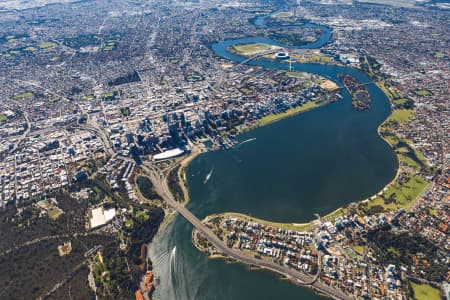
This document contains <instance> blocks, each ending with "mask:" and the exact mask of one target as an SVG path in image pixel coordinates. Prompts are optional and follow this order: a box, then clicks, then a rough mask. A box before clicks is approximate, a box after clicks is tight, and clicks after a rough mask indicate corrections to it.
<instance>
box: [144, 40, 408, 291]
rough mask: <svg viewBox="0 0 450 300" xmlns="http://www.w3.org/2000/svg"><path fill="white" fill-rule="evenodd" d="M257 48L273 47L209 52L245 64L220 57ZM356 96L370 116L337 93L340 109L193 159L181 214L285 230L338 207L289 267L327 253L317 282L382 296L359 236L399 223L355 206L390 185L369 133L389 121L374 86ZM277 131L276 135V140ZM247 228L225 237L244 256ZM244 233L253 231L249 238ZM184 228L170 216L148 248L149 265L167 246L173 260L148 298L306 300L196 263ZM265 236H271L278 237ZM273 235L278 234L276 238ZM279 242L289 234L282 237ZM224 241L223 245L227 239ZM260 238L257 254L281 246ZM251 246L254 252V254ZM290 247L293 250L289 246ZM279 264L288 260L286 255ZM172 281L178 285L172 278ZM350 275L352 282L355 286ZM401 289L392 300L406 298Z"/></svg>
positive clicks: (392, 164)
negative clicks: (237, 215) (274, 223)
mask: <svg viewBox="0 0 450 300" xmlns="http://www.w3.org/2000/svg"><path fill="white" fill-rule="evenodd" d="M319 40H320V39H319ZM258 42H262V43H269V44H272V45H278V43H276V42H273V41H270V40H269V41H268V40H267V39H265V38H263V39H259V38H247V39H239V40H226V41H224V42H221V43H217V44H214V45H213V47H212V48H213V50H214V51H215V52H216V54H218V55H220V56H222V57H224V58H227V59H230V60H232V61H234V62H236V63H240V62H242V61H244V60H245V58H243V57H240V56H237V55H234V54H232V53H230V52H229V51H227V49H229V47H230V46H233V45H239V44H246V43H247V44H248V43H258ZM321 42H325V41H323V40H322V41H321ZM249 64H250V65H255V66H262V67H265V68H276V69H282V70H288V68H289V66H288V64H286V63H283V62H279V61H275V60H267V59H258V60H254V61H251V62H249ZM292 69H293V70H294V71H296V72H299V71H300V72H312V73H315V74H319V75H323V76H325V77H327V78H330V79H331V80H333V81H336V82H337V83H339V82H340V80H339V79H338V74H350V75H352V76H354V77H355V78H356V79H357V80H358V82H361V83H372V82H371V80H370V78H368V77H367V76H366V75H365V74H362V73H361V72H359V71H357V70H354V69H350V68H344V67H339V66H329V65H320V64H298V63H294V64H292ZM366 88H367V91H368V93H369V94H370V95H371V96H372V99H373V101H372V103H371V109H370V111H367V112H366V113H364V114H362V113H361V112H359V111H356V110H354V109H352V108H351V105H349V104H350V103H351V95H350V94H348V93H344V95H343V101H338V102H335V103H332V104H328V105H326V106H321V107H318V108H315V109H314V110H311V111H310V112H308V113H306V114H301V115H297V116H294V117H292V118H289V119H284V120H283V121H280V122H276V123H273V124H271V125H270V126H265V127H263V128H258V129H256V130H253V131H250V132H246V133H243V134H242V135H241V136H239V137H238V139H239V141H242V142H243V141H247V140H251V142H248V143H245V144H244V143H239V144H237V145H236V146H235V147H234V148H232V149H230V150H226V151H225V150H220V151H215V152H208V153H205V154H203V155H200V156H198V157H197V158H196V159H195V160H193V161H192V163H191V164H190V165H189V166H188V167H187V169H186V173H185V174H186V179H187V185H188V186H189V192H190V199H191V202H190V203H189V204H188V205H187V208H188V209H189V210H190V211H191V212H193V213H194V214H195V215H196V216H197V217H199V218H205V217H207V216H209V215H211V214H218V213H221V212H223V211H239V212H243V213H247V214H250V213H251V214H252V215H257V216H258V217H260V218H266V219H272V220H279V221H286V222H289V221H292V220H299V221H308V220H310V219H311V218H312V215H313V214H314V213H315V212H317V213H319V214H320V215H325V214H326V213H328V212H330V211H332V210H334V209H336V207H340V206H345V209H338V210H336V211H335V212H334V213H331V214H330V215H329V216H327V217H324V218H318V221H317V225H316V226H313V228H312V229H311V230H312V232H313V234H316V236H317V237H318V238H319V242H320V243H318V244H317V245H315V244H314V245H306V244H305V242H303V245H306V246H311V249H305V248H302V249H301V250H300V251H304V253H294V254H293V255H294V256H295V257H296V259H297V260H296V262H297V267H298V261H299V259H298V257H297V254H299V255H300V262H302V261H301V260H302V259H303V260H304V262H303V263H304V264H305V267H307V268H308V270H310V269H311V267H312V264H311V265H307V263H306V261H307V259H306V257H308V256H307V255H308V253H306V251H311V252H312V251H317V250H319V249H320V248H321V247H324V248H325V249H326V251H328V252H329V253H330V254H328V256H326V257H325V255H324V257H323V259H324V260H323V270H322V271H323V273H322V275H323V276H321V278H320V279H319V280H321V281H323V282H325V283H327V284H329V285H330V286H332V287H333V286H334V287H336V288H342V289H344V290H347V291H348V292H350V293H352V295H355V294H359V295H363V293H367V292H369V293H371V294H379V295H383V294H385V293H386V290H384V289H383V288H384V280H387V279H389V278H384V277H383V274H385V269H384V267H383V264H382V263H377V262H375V261H373V260H371V259H369V260H367V258H368V257H374V256H375V255H377V254H378V252H377V251H376V250H373V251H372V250H370V249H369V248H368V247H367V246H366V244H364V242H363V238H364V232H365V230H367V228H369V229H373V230H379V227H378V226H379V225H380V224H389V226H391V225H390V224H392V222H393V224H395V222H396V221H398V219H399V218H400V217H401V216H402V214H399V215H396V214H397V212H396V211H394V212H390V211H387V212H385V213H384V214H383V217H382V218H381V219H378V216H377V217H375V216H374V215H373V214H371V213H367V211H366V210H367V209H369V208H368V205H367V201H363V202H358V201H359V200H361V199H366V198H368V197H370V196H372V195H375V194H377V193H379V192H380V191H381V190H382V189H383V187H384V186H386V184H388V183H389V182H390V181H391V180H392V178H394V176H395V174H396V170H397V167H398V161H397V159H396V156H395V153H394V152H393V151H392V149H391V148H390V147H389V146H388V144H387V143H386V142H385V141H383V140H382V139H381V138H380V136H379V135H378V133H377V130H378V127H379V126H380V124H381V123H382V122H383V121H384V120H385V119H386V118H387V117H388V115H389V114H390V104H389V99H387V97H386V95H385V94H384V93H383V92H382V91H381V90H380V89H379V88H378V87H377V86H376V85H374V84H370V85H366ZM280 132H283V133H284V134H283V135H280ZM212 170H213V171H212ZM205 178H208V180H205ZM349 203H350V204H349ZM351 203H353V204H351ZM247 219H248V220H251V221H246V219H245V218H243V220H239V219H238V220H236V222H237V221H242V222H251V223H258V222H257V221H254V220H253V217H248V218H247ZM224 222H225V221H224ZM236 222H235V223H236ZM242 224H244V223H242ZM258 224H260V223H258ZM218 225H219V227H217V231H219V229H221V230H223V232H226V233H228V234H231V231H230V230H229V228H228V227H227V231H224V227H223V226H224V223H220V222H219V223H218ZM236 225H237V224H236ZM247 225H248V224H246V225H243V226H244V227H243V228H242V229H241V228H240V226H241V224H239V225H237V226H238V228H237V230H235V235H232V236H233V237H236V238H237V239H238V240H239V243H240V242H241V241H242V243H241V246H242V245H244V247H245V248H246V247H247V246H246V244H245V243H244V241H245V239H246V238H248V240H250V237H252V235H251V234H253V233H251V232H247ZM260 225H261V224H260ZM233 226H234V225H233ZM257 226H258V225H256V227H257ZM252 227H253V224H252V225H251V226H250V229H252ZM191 228H192V227H191V226H189V225H188V224H187V223H186V221H185V220H184V219H182V218H181V217H177V218H176V219H175V221H174V222H173V223H171V224H169V226H168V228H167V229H166V231H165V233H164V234H163V235H161V236H160V237H159V238H158V241H157V242H156V243H154V244H153V246H152V250H151V256H154V257H158V256H161V255H162V256H164V255H165V254H164V253H169V252H170V251H172V249H175V248H174V247H175V245H176V253H177V258H176V259H175V258H171V256H170V257H169V258H167V259H168V264H167V268H164V267H163V266H162V265H160V266H156V268H157V269H158V270H157V272H158V274H160V278H161V286H160V287H159V292H158V293H157V295H160V298H161V299H171V298H176V299H180V298H183V299H191V298H196V299H203V298H205V299H207V298H214V297H215V298H217V297H219V298H221V299H222V298H223V299H228V298H233V299H248V298H250V297H252V298H254V297H258V298H262V299H269V298H270V297H280V295H282V297H285V298H292V297H294V295H295V296H299V295H302V294H303V295H304V296H305V297H308V298H313V297H315V296H313V295H312V294H308V291H307V290H305V289H301V288H295V287H292V286H289V285H288V286H287V285H285V284H282V283H280V281H276V280H273V277H267V276H268V275H267V274H266V273H264V272H243V268H242V266H239V265H225V264H224V263H223V262H221V261H220V260H208V259H206V258H205V256H202V255H200V254H199V253H198V251H197V250H196V248H194V247H193V245H192V241H191V236H192V235H191V233H192V231H191ZM274 228H276V230H275V231H278V229H280V230H282V229H281V228H277V227H274ZM274 228H272V229H274ZM290 230H292V231H297V230H294V229H290ZM223 232H222V233H223ZM300 232H301V231H298V232H295V233H294V232H292V235H293V236H300V234H299V233H300ZM262 234H263V235H264V234H265V232H264V233H262ZM270 234H272V233H270ZM276 234H277V233H275V235H276ZM279 234H281V232H280V233H279ZM283 234H284V235H286V230H284V232H283ZM347 234H348V236H349V237H351V239H349V238H348V237H347ZM245 235H247V237H246V236H245ZM287 235H290V233H289V232H287ZM195 236H196V235H195V234H194V237H195ZM373 236H375V237H376V239H374V241H373V243H374V245H382V244H383V243H382V242H380V240H382V238H383V235H382V234H381V235H375V234H374V235H373ZM229 237H230V236H229V235H228V236H226V238H227V239H228V238H229ZM222 238H223V239H225V236H223V235H222ZM267 239H269V241H268V243H267V241H265V242H266V243H267V244H264V246H265V247H266V248H269V246H268V245H274V244H277V245H278V242H281V243H283V242H282V241H278V240H277V237H276V236H275V237H274V238H273V239H272V237H268V238H267ZM232 240H233V239H232ZM254 240H255V241H256V239H254ZM259 241H260V239H258V240H257V242H259ZM257 242H255V245H258V244H257ZM239 243H237V244H236V243H233V245H232V247H236V245H237V246H238V247H239ZM269 243H270V244H269ZM300 243H301V241H300ZM290 245H291V246H295V247H297V249H299V247H298V245H293V244H290ZM249 246H250V247H252V246H253V245H251V244H250V245H249ZM286 247H287V245H286ZM302 247H303V246H302ZM270 248H276V247H270ZM395 249H396V248H395ZM247 250H252V249H247ZM263 251H266V254H265V255H267V256H268V257H266V258H269V259H273V257H272V256H269V254H270V250H265V249H264V250H263ZM272 251H273V250H272ZM289 251H290V250H289ZM272 253H273V252H272ZM310 254H311V253H310ZM258 255H260V256H261V254H258ZM280 255H281V254H280ZM301 255H305V257H303V258H302V257H301ZM372 255H373V256H372ZM286 256H288V257H289V255H288V254H287V252H286ZM277 259H278V258H277ZM367 261H369V263H366V262H367ZM384 262H386V261H384ZM347 263H349V264H351V267H350V269H349V272H350V273H347V271H345V272H344V274H343V275H342V276H340V277H339V278H336V273H338V272H340V269H339V268H340V267H341V266H343V265H346V264H347ZM344 269H345V268H344ZM369 271H370V272H372V274H377V275H380V276H381V278H383V279H382V280H381V281H376V280H374V281H373V282H372V284H371V286H370V287H368V286H367V284H366V283H365V282H364V279H362V278H363V275H364V274H365V272H369ZM398 272H399V270H398V269H395V270H392V274H393V276H394V275H395V276H397V275H398ZM180 273H183V274H184V276H182V277H181V276H180V275H179V274H180ZM354 276H355V277H357V278H359V279H358V281H357V280H355V278H353V277H354ZM219 283H220V284H219ZM406 284H407V283H405V285H404V286H405V289H403V290H401V292H400V293H404V292H405V291H406ZM260 286H264V287H265V288H264V291H263V292H259V291H258V290H259V287H260ZM376 286H378V288H377V287H376ZM381 287H383V288H381ZM399 291H400V290H399Z"/></svg>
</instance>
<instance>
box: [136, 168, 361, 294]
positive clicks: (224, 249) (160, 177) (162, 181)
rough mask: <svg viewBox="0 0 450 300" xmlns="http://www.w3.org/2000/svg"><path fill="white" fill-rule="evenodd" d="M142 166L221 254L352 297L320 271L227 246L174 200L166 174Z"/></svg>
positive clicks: (325, 291)
mask: <svg viewBox="0 0 450 300" xmlns="http://www.w3.org/2000/svg"><path fill="white" fill-rule="evenodd" d="M142 167H143V169H144V170H146V171H147V172H148V174H149V176H150V178H151V180H152V182H153V185H154V187H155V189H156V191H157V192H158V194H159V195H160V196H161V197H162V198H163V199H164V201H165V202H166V203H167V204H168V205H170V206H171V207H172V208H173V209H174V210H176V211H177V212H178V213H179V214H181V215H182V216H183V217H184V218H185V219H186V220H187V221H188V222H189V223H191V224H192V226H194V228H195V229H197V230H198V231H199V232H200V233H201V234H202V235H203V236H204V237H205V238H206V239H207V240H208V241H209V242H210V243H211V244H212V245H213V246H214V247H215V248H216V249H217V251H219V252H221V253H222V254H223V255H225V256H227V257H230V258H232V259H235V260H237V261H239V262H242V263H244V264H248V265H252V266H256V267H259V268H264V269H268V270H271V271H273V272H276V273H278V274H280V275H282V276H285V277H287V278H288V279H290V280H292V281H293V282H295V283H297V284H299V285H310V286H311V287H312V288H313V289H315V290H316V291H318V292H320V293H323V294H325V295H327V296H329V297H332V298H334V299H353V298H352V297H350V296H348V295H346V294H345V293H343V292H341V291H339V290H336V289H334V288H332V287H330V286H328V285H326V284H324V283H322V282H320V281H318V280H317V279H318V277H319V274H320V271H319V273H318V274H317V275H316V276H310V275H307V274H304V273H301V272H299V271H297V270H295V269H290V268H288V267H285V266H282V265H279V264H276V263H274V262H270V261H265V260H261V259H257V258H254V257H250V256H246V255H244V254H243V253H241V252H240V251H237V250H234V249H231V248H229V247H228V246H227V245H226V244H225V242H224V241H222V240H220V239H219V238H218V237H217V236H216V235H215V234H214V232H213V231H212V230H211V229H210V228H208V227H207V226H206V225H205V224H203V223H202V222H201V221H200V220H199V219H198V218H197V217H196V216H194V215H193V214H192V213H191V212H190V211H189V210H188V209H187V208H186V207H185V206H184V205H183V204H181V203H179V202H178V201H176V200H175V198H174V196H173V195H172V193H171V192H170V190H169V187H168V185H167V176H166V175H164V173H163V172H162V171H161V170H159V169H158V168H157V167H154V166H152V165H151V164H145V163H144V164H143V165H142ZM319 270H320V266H319Z"/></svg>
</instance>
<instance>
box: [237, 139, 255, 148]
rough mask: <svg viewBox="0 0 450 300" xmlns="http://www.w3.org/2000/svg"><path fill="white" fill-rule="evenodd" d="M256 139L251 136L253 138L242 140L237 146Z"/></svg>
mask: <svg viewBox="0 0 450 300" xmlns="http://www.w3.org/2000/svg"><path fill="white" fill-rule="evenodd" d="M254 140H256V138H251V139H248V140H245V141H242V142H240V143H239V144H237V145H236V147H239V146H242V145H244V144H246V143H250V142H252V141H254Z"/></svg>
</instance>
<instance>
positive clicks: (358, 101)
mask: <svg viewBox="0 0 450 300" xmlns="http://www.w3.org/2000/svg"><path fill="white" fill-rule="evenodd" d="M338 78H339V79H340V80H341V81H342V83H343V84H344V86H345V88H346V89H347V90H348V91H349V93H350V94H351V95H352V105H353V108H354V109H357V110H369V109H370V102H371V99H370V94H369V92H368V91H367V89H366V87H365V86H364V84H361V83H360V82H358V81H357V80H356V79H355V78H354V77H353V76H351V75H349V74H339V75H338Z"/></svg>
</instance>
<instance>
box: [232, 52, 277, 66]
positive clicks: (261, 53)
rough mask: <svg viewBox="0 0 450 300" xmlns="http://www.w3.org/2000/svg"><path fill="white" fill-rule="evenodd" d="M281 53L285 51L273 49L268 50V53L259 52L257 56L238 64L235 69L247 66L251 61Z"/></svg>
mask: <svg viewBox="0 0 450 300" xmlns="http://www.w3.org/2000/svg"><path fill="white" fill-rule="evenodd" d="M280 51H284V49H271V50H266V51H262V52H258V53H257V54H255V55H253V56H251V57H249V58H247V59H246V60H244V61H241V62H240V63H238V64H237V65H235V66H233V68H237V67H239V66H242V65H245V64H247V63H249V62H250V61H252V60H254V59H257V58H258V57H261V56H264V55H268V54H274V53H277V52H280Z"/></svg>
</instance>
